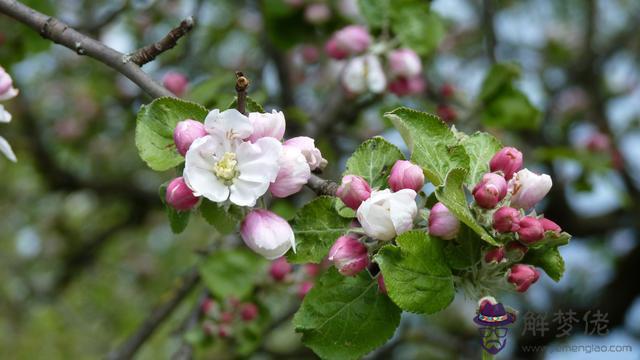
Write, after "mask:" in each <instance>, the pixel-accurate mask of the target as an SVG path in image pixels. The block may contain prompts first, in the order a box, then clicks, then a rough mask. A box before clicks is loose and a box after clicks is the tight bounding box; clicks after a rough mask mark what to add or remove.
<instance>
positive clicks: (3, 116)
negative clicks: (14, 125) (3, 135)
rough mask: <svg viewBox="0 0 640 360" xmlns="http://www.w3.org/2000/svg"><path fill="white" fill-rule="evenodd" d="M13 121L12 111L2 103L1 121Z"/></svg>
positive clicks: (0, 108)
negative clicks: (6, 108)
mask: <svg viewBox="0 0 640 360" xmlns="http://www.w3.org/2000/svg"><path fill="white" fill-rule="evenodd" d="M10 121H11V113H10V112H8V111H7V110H5V108H4V106H2V105H0V123H8V122H10Z"/></svg>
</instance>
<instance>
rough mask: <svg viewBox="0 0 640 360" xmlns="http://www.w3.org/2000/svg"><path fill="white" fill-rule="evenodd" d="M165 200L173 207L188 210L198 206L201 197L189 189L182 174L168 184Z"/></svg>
mask: <svg viewBox="0 0 640 360" xmlns="http://www.w3.org/2000/svg"><path fill="white" fill-rule="evenodd" d="M165 200H166V202H167V205H169V206H171V207H172V208H174V209H176V210H180V211H186V210H190V209H191V208H193V207H194V206H196V204H197V203H198V200H199V199H198V198H197V197H196V196H194V195H193V191H192V190H191V189H189V187H188V186H187V183H185V182H184V178H183V177H182V176H181V177H177V178H175V179H173V180H171V182H170V183H169V185H168V186H167V193H166V195H165Z"/></svg>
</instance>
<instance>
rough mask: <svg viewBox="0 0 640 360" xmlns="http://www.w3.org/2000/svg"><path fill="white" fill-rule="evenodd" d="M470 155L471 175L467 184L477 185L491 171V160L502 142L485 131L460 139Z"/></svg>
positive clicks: (500, 147)
mask: <svg viewBox="0 0 640 360" xmlns="http://www.w3.org/2000/svg"><path fill="white" fill-rule="evenodd" d="M460 144H461V145H462V146H464V148H465V150H466V151H467V155H469V176H467V181H466V184H467V185H469V186H470V187H472V186H475V184H477V183H478V182H480V179H482V175H484V174H485V173H487V172H489V161H491V158H492V157H493V155H495V154H496V153H497V152H498V151H499V150H500V149H502V144H501V143H500V141H498V139H496V138H495V137H493V136H492V135H490V134H487V133H485V132H476V133H475V134H473V135H471V136H468V137H465V138H463V139H462V140H461V141H460Z"/></svg>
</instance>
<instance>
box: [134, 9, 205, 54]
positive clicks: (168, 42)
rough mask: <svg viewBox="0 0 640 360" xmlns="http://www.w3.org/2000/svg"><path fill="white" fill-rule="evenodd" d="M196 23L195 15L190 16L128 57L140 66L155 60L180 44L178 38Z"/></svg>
mask: <svg viewBox="0 0 640 360" xmlns="http://www.w3.org/2000/svg"><path fill="white" fill-rule="evenodd" d="M194 25H195V21H194V20H193V17H191V16H189V17H188V18H186V19H184V20H182V22H180V25H178V26H176V27H175V28H173V29H171V31H169V33H168V34H167V35H165V37H163V38H162V39H160V40H159V41H156V42H155V43H153V44H149V45H147V46H145V47H142V48H140V49H138V50H136V51H135V52H133V53H131V54H129V55H128V59H129V60H130V61H132V62H134V63H135V64H137V65H139V66H142V65H144V64H146V63H148V62H151V61H153V60H155V58H156V57H157V56H158V55H160V54H162V53H163V52H165V51H167V50H170V49H173V48H174V47H175V46H176V45H177V44H178V40H180V38H182V37H183V36H185V35H186V34H187V33H188V32H189V31H191V29H193V26H194Z"/></svg>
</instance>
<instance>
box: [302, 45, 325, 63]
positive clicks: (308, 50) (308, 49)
mask: <svg viewBox="0 0 640 360" xmlns="http://www.w3.org/2000/svg"><path fill="white" fill-rule="evenodd" d="M300 53H301V55H302V59H303V60H304V62H305V63H307V64H315V63H317V62H318V58H319V57H320V54H319V53H318V48H316V47H315V46H313V45H305V46H303V47H302V49H300Z"/></svg>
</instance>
